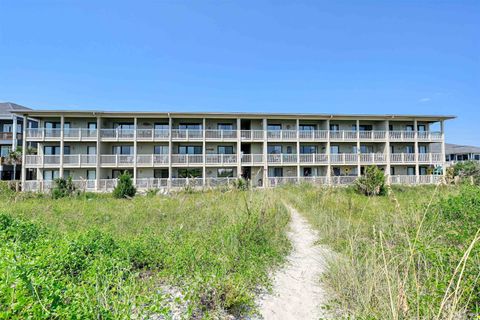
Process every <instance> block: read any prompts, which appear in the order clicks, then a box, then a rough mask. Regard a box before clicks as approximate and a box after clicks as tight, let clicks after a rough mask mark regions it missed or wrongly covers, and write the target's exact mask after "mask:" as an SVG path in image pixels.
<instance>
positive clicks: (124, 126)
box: [115, 122, 135, 130]
mask: <svg viewBox="0 0 480 320" xmlns="http://www.w3.org/2000/svg"><path fill="white" fill-rule="evenodd" d="M115 129H119V130H133V129H135V127H134V125H133V123H131V122H120V123H115Z"/></svg>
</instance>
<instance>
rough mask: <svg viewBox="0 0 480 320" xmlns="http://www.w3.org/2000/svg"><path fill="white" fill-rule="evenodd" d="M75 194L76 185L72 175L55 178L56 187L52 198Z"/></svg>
mask: <svg viewBox="0 0 480 320" xmlns="http://www.w3.org/2000/svg"><path fill="white" fill-rule="evenodd" d="M74 194H75V186H74V184H73V180H72V177H71V176H69V177H68V178H67V179H65V178H57V179H55V187H54V188H53V190H52V198H53V199H60V198H63V197H71V196H72V195H74Z"/></svg>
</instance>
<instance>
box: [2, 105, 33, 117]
mask: <svg viewBox="0 0 480 320" xmlns="http://www.w3.org/2000/svg"><path fill="white" fill-rule="evenodd" d="M25 111H32V109H30V108H27V107H24V106H21V105H19V104H16V103H12V102H0V115H10V114H11V113H17V112H25Z"/></svg>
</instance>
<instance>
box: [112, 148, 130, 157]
mask: <svg viewBox="0 0 480 320" xmlns="http://www.w3.org/2000/svg"><path fill="white" fill-rule="evenodd" d="M112 151H113V154H127V155H130V154H133V146H113V147H112Z"/></svg>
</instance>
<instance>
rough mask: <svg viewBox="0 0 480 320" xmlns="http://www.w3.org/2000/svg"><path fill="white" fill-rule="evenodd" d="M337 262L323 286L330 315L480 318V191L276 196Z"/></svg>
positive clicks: (293, 191) (309, 191) (290, 190)
mask: <svg viewBox="0 0 480 320" xmlns="http://www.w3.org/2000/svg"><path fill="white" fill-rule="evenodd" d="M278 192H279V194H280V196H281V198H282V199H286V200H287V201H289V202H290V203H291V204H292V205H294V206H295V207H296V208H297V209H298V210H299V211H300V212H301V213H302V214H304V215H305V217H306V218H307V219H308V220H309V222H310V223H311V224H312V225H314V226H315V227H316V228H317V229H318V230H319V231H320V235H321V239H320V242H322V243H324V244H326V245H328V246H330V247H331V248H332V249H334V250H335V251H336V252H337V253H338V256H337V257H336V258H335V259H333V260H332V261H331V262H330V266H329V269H328V272H327V274H326V276H325V277H324V279H323V281H324V282H325V284H326V285H327V287H328V288H330V290H331V293H332V296H333V297H334V300H333V301H332V307H333V308H335V309H337V310H339V311H340V312H341V313H343V316H345V317H353V318H358V319H412V318H414V319H461V318H471V317H474V315H478V314H479V312H480V287H479V280H480V279H479V277H480V243H479V241H480V239H479V229H480V189H479V188H478V187H472V186H463V187H444V186H443V187H442V186H419V187H397V188H394V189H390V190H389V194H388V196H382V197H366V196H363V195H359V194H357V193H356V192H355V191H354V190H353V188H336V189H332V188H330V189H325V188H317V187H313V186H310V185H301V186H290V187H286V188H283V189H281V190H278Z"/></svg>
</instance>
